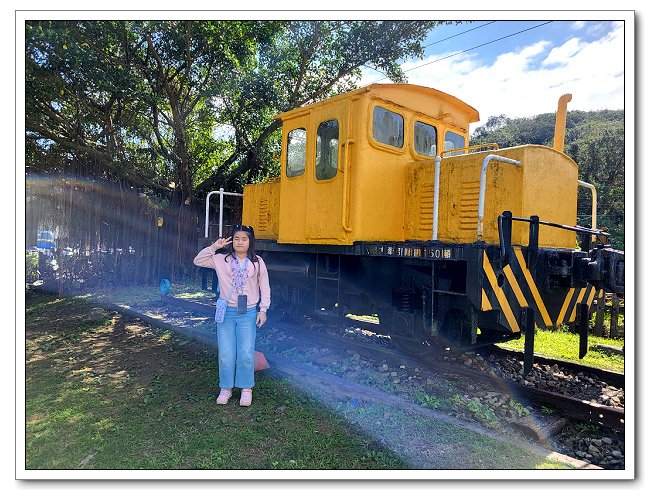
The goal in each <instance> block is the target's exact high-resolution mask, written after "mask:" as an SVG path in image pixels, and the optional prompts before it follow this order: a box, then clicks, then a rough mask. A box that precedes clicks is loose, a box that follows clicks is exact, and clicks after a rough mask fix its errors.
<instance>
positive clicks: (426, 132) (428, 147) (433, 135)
mask: <svg viewBox="0 0 650 500" xmlns="http://www.w3.org/2000/svg"><path fill="white" fill-rule="evenodd" d="M413 140H414V142H415V144H414V146H415V152H416V153H418V154H421V155H425V156H436V150H437V147H436V144H437V143H438V133H437V131H436V127H434V126H433V125H429V124H428V123H422V122H417V121H416V122H415V127H414V129H413Z"/></svg>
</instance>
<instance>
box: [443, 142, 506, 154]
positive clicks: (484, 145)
mask: <svg viewBox="0 0 650 500" xmlns="http://www.w3.org/2000/svg"><path fill="white" fill-rule="evenodd" d="M488 147H489V148H492V149H493V150H497V149H499V145H498V144H497V143H496V142H488V143H486V144H474V145H473V146H465V147H462V148H456V149H447V150H445V151H443V152H442V156H444V155H446V154H447V153H457V152H458V151H463V152H467V153H469V152H470V150H471V149H479V148H488Z"/></svg>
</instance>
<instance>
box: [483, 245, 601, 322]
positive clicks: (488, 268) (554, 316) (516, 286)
mask: <svg viewBox="0 0 650 500" xmlns="http://www.w3.org/2000/svg"><path fill="white" fill-rule="evenodd" d="M513 250H514V257H513V258H511V259H510V262H509V263H508V264H506V265H505V266H504V267H503V269H502V273H503V276H502V277H501V280H499V279H498V278H497V275H498V274H497V271H495V269H500V268H499V267H496V266H495V265H494V264H493V263H492V262H490V260H489V258H488V256H487V254H486V253H485V252H483V272H484V273H485V275H484V278H485V279H484V280H483V287H482V289H481V311H491V310H499V311H501V312H502V313H503V316H504V317H505V319H506V322H507V324H508V326H509V328H510V330H511V331H512V332H515V333H517V332H520V331H521V327H520V325H519V315H520V312H521V308H523V307H532V308H533V309H534V310H535V323H536V325H537V327H538V328H551V327H554V326H558V325H560V324H562V323H572V322H574V321H575V319H576V311H577V304H585V303H586V304H591V303H592V302H593V300H594V297H595V296H596V294H597V293H599V296H600V295H601V294H602V293H603V290H597V289H596V288H595V287H594V286H592V285H588V286H586V287H584V288H579V289H578V288H571V289H569V290H568V292H567V293H566V296H565V297H564V300H563V302H562V303H561V306H560V302H559V301H558V300H555V301H552V302H553V304H547V303H546V301H545V300H544V298H543V297H542V294H541V293H540V291H539V289H538V286H537V284H536V283H535V280H534V278H533V276H532V274H531V272H530V270H529V269H528V266H527V264H526V260H525V258H524V255H523V253H522V250H521V248H519V247H514V248H513ZM499 282H500V283H501V286H499ZM554 304H557V305H555V306H554Z"/></svg>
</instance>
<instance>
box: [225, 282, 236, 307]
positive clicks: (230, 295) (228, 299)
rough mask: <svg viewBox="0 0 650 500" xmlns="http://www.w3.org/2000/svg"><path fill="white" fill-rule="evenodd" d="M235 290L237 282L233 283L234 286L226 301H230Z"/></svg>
mask: <svg viewBox="0 0 650 500" xmlns="http://www.w3.org/2000/svg"><path fill="white" fill-rule="evenodd" d="M234 291H235V284H234V283H233V285H232V288H231V289H230V293H229V294H228V298H227V299H226V302H228V301H230V297H232V292H234Z"/></svg>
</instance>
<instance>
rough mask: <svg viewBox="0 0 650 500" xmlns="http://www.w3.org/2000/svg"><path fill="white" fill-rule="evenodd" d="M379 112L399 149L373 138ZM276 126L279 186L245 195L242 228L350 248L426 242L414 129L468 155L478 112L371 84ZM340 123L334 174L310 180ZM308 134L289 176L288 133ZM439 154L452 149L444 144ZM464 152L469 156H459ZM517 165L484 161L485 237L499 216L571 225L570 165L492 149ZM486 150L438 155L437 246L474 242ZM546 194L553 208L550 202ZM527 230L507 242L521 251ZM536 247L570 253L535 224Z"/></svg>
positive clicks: (559, 236) (534, 152)
mask: <svg viewBox="0 0 650 500" xmlns="http://www.w3.org/2000/svg"><path fill="white" fill-rule="evenodd" d="M376 106H380V107H381V108H383V109H385V110H388V111H390V112H393V113H397V114H399V115H400V116H402V117H403V137H404V141H403V145H402V146H401V147H397V146H391V145H388V144H384V143H381V142H379V141H377V140H375V138H374V137H373V129H372V127H373V110H374V108H375V107H376ZM277 118H279V119H281V120H282V123H283V132H282V134H283V141H282V157H281V166H282V167H281V175H280V178H279V179H274V180H272V181H267V182H264V183H261V184H257V185H248V186H246V187H245V189H244V212H243V223H244V224H249V225H252V226H254V227H255V230H256V234H257V235H258V237H259V238H265V239H272V240H277V241H278V243H296V244H301V243H303V244H305V243H317V244H333V245H350V244H352V243H353V242H355V241H404V240H412V239H415V240H430V239H431V238H432V220H433V191H434V184H433V183H434V158H433V157H431V156H425V155H422V154H419V153H417V152H416V150H415V147H414V126H415V122H416V121H417V122H420V123H424V124H427V125H431V126H433V127H435V128H436V130H437V144H436V150H437V151H438V152H440V151H443V150H444V149H445V143H444V140H445V134H446V133H447V132H453V134H455V135H456V136H457V137H459V136H460V137H461V138H462V140H464V144H462V148H468V142H469V140H468V133H469V124H470V123H471V122H475V121H478V119H479V116H478V113H477V112H476V110H475V109H474V108H472V107H470V106H469V105H467V104H465V103H464V102H462V101H460V100H459V99H457V98H455V97H453V96H451V95H448V94H445V93H443V92H439V91H437V90H434V89H430V88H426V87H420V86H416V85H408V84H385V85H370V86H368V87H364V88H361V89H358V90H355V91H352V92H348V93H346V94H341V95H339V96H336V97H333V98H331V99H327V100H325V101H322V102H318V103H315V104H312V105H310V106H306V107H303V108H298V109H295V110H292V111H289V112H286V113H283V114H280V115H278V117H277ZM331 120H336V121H337V122H338V146H337V155H338V157H337V170H336V174H335V175H334V176H333V177H332V178H330V179H327V180H319V179H317V176H316V149H317V142H316V135H317V130H318V127H319V124H321V123H323V122H326V121H331ZM296 129H304V130H305V131H306V134H305V135H306V144H305V158H306V161H305V169H304V173H302V174H301V175H297V176H294V177H288V176H287V143H288V134H289V133H290V132H291V131H294V130H296ZM447 146H448V147H447V148H446V149H450V147H449V145H447ZM465 151H468V152H469V153H467V154H462V153H463V152H465ZM497 153H498V154H499V155H503V156H507V157H509V158H512V159H515V160H519V161H521V163H522V164H521V166H520V167H517V166H515V165H511V164H506V163H499V162H490V163H489V165H488V170H487V184H486V193H485V217H484V228H483V237H482V239H483V240H484V241H486V242H488V243H498V241H499V238H498V232H497V225H496V224H497V222H496V221H497V217H498V215H499V214H500V213H501V212H503V211H504V210H510V211H511V212H512V213H513V215H514V216H521V217H529V216H531V215H538V216H539V217H540V219H541V220H548V221H553V222H559V223H562V224H567V225H575V223H576V205H577V176H578V169H577V165H576V164H575V163H574V162H573V161H572V160H571V159H570V158H568V157H567V156H565V155H564V154H562V153H560V152H557V151H554V150H553V149H551V148H547V147H543V146H521V147H516V148H509V149H504V150H498V151H497ZM487 154H488V152H480V153H475V152H472V149H461V150H460V151H458V153H457V154H456V155H455V156H447V157H443V159H442V163H441V169H440V194H439V196H440V200H439V222H438V230H439V232H438V239H439V240H441V241H448V242H463V243H469V242H474V241H476V240H477V224H478V190H479V181H480V171H481V164H482V161H483V158H484V157H485V156H486V155H487ZM551 197H552V200H553V202H552V203H549V199H550V198H551ZM527 240H528V226H527V225H526V224H523V223H517V222H515V223H514V224H513V237H512V243H513V244H522V245H525V244H527ZM539 244H540V246H550V247H562V248H573V247H574V246H575V234H573V233H571V232H568V231H562V230H559V229H553V228H548V227H544V226H542V227H541V228H540V240H539Z"/></svg>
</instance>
